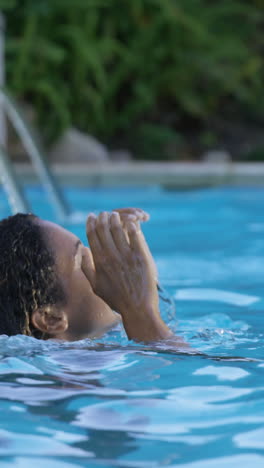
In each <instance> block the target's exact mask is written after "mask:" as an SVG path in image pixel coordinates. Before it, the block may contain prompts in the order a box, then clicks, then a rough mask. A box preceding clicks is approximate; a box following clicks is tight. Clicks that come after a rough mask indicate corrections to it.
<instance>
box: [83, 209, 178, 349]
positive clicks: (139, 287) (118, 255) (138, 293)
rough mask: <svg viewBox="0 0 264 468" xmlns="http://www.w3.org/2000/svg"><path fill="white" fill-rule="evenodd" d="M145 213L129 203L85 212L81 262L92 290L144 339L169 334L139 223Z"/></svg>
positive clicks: (137, 337)
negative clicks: (85, 248) (86, 253)
mask: <svg viewBox="0 0 264 468" xmlns="http://www.w3.org/2000/svg"><path fill="white" fill-rule="evenodd" d="M147 219H148V215H147V214H146V213H145V212H143V211H142V210H137V209H133V208H129V209H122V210H116V211H114V212H112V213H107V212H103V213H100V215H99V216H98V217H96V216H95V215H93V214H92V215H89V216H88V220H87V236H88V240H89V244H90V247H91V252H92V258H90V265H88V264H86V265H84V266H83V269H84V272H85V274H86V276H87V277H88V279H89V281H90V283H91V285H92V287H93V289H94V291H95V293H96V294H97V295H98V296H100V297H101V298H102V299H103V300H104V301H105V302H106V303H107V304H109V305H110V307H111V308H112V309H114V310H115V311H117V312H119V313H120V314H121V316H122V319H123V323H124V326H125V329H126V332H127V335H128V337H129V338H131V339H134V340H137V341H145V342H146V341H155V340H160V339H164V338H167V337H169V336H171V335H172V333H171V331H170V330H169V329H168V327H167V326H166V325H165V323H164V322H163V321H162V319H161V317H160V313H159V306H158V292H157V270H156V266H155V263H154V260H153V258H152V256H151V253H150V251H149V248H148V246H147V243H146V241H145V238H144V235H143V233H142V231H141V229H140V225H139V221H146V220H147ZM92 261H93V264H92Z"/></svg>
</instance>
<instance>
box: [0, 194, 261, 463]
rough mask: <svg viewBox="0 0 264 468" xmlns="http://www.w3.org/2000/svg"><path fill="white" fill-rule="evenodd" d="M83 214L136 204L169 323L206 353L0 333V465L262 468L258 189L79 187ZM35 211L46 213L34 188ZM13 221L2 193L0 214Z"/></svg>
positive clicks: (117, 336)
mask: <svg viewBox="0 0 264 468" xmlns="http://www.w3.org/2000/svg"><path fill="white" fill-rule="evenodd" d="M65 194H66V196H67V198H68V200H69V202H70V204H71V206H72V207H73V208H74V209H75V210H76V215H75V220H76V224H73V225H71V226H67V227H69V228H70V229H72V230H73V231H74V232H75V233H76V234H77V235H78V236H79V237H80V238H81V239H82V240H83V241H85V235H84V213H86V212H89V211H99V210H108V209H113V208H118V207H122V206H139V207H141V208H143V209H145V210H146V211H149V213H150V214H151V221H150V222H149V223H148V224H147V225H146V226H145V227H144V231H145V234H146V237H147V239H148V241H149V243H150V246H151V248H152V251H153V254H154V257H155V259H156V261H157V264H158V268H159V272H160V279H161V284H162V285H163V287H164V288H165V289H166V291H167V293H168V294H169V295H170V296H171V297H173V298H174V300H175V302H176V309H177V313H176V317H175V314H174V311H173V308H171V307H168V306H167V305H166V304H167V303H166V302H163V303H162V311H163V314H164V316H166V318H167V321H169V323H170V325H171V326H172V327H173V328H174V329H177V330H178V333H179V334H181V335H182V336H184V337H185V339H186V340H188V341H189V343H190V344H191V345H192V346H193V347H194V348H196V349H198V350H199V351H201V352H202V353H204V355H193V356H190V355H184V354H177V353H172V352H170V351H167V352H166V350H161V351H160V352H157V351H155V350H153V349H150V348H149V347H148V346H143V345H139V344H133V343H131V342H129V341H128V340H127V339H126V337H125V335H124V333H123V332H122V330H121V331H112V332H111V333H109V334H108V335H107V336H106V337H104V338H103V339H100V340H98V342H91V341H89V340H83V341H81V342H75V343H65V344H58V343H52V342H41V341H37V340H34V339H31V338H29V337H22V336H17V337H11V338H7V337H5V336H1V337H0V375H1V377H0V398H1V400H0V410H1V414H0V466H1V468H2V467H4V468H5V467H10V466H12V467H13V466H15V467H18V468H22V467H23V468H28V467H30V466H34V465H37V466H38V468H42V467H45V468H46V466H47V465H48V466H50V467H51V468H53V467H54V468H74V467H91V468H93V467H100V466H103V467H122V468H123V467H133V468H134V467H135V468H150V467H151V468H152V467H160V466H164V467H176V466H177V467H185V468H214V467H216V468H220V467H221V468H227V467H228V468H231V467H232V468H233V467H234V466H236V464H239V467H240V468H248V467H250V466H254V467H257V468H258V467H261V468H262V467H263V466H264V391H263V390H264V379H263V374H264V351H263V349H264V315H263V314H264V242H263V237H264V211H263V206H264V188H254V187H252V188H243V187H241V188H232V187H231V188H230V187H229V188H211V189H201V190H193V191H188V192H180V191H166V190H163V189H162V188H161V187H158V186H157V187H150V188H146V189H142V188H134V189H133V188H130V189H122V188H118V189H110V188H109V189H107V188H105V189H102V188H100V189H96V188H94V189H92V188H91V189H87V190H84V189H77V188H74V187H67V189H65ZM27 195H28V197H29V198H30V200H32V204H33V210H34V211H35V212H36V214H38V215H40V216H42V217H47V218H49V219H52V216H53V215H52V212H51V211H50V209H49V207H48V203H47V202H46V201H45V197H44V195H43V193H42V191H41V190H40V188H39V187H33V186H32V187H27ZM8 214H9V209H8V206H7V203H6V201H5V199H4V195H3V193H2V192H0V218H2V217H4V216H6V215H8Z"/></svg>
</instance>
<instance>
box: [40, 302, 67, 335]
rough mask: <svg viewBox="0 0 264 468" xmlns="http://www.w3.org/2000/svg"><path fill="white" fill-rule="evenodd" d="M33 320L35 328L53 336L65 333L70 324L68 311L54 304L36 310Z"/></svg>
mask: <svg viewBox="0 0 264 468" xmlns="http://www.w3.org/2000/svg"><path fill="white" fill-rule="evenodd" d="M31 320H32V323H33V325H34V327H35V328H37V329H38V330H40V331H42V332H43V333H47V334H48V335H51V336H53V337H55V336H56V335H60V334H62V333H64V332H65V331H66V330H67V329H68V325H69V323H68V317H67V315H66V313H65V312H64V311H63V310H62V309H60V310H58V309H57V308H55V307H53V306H46V307H42V308H40V309H37V310H35V311H34V312H33V314H32V317H31Z"/></svg>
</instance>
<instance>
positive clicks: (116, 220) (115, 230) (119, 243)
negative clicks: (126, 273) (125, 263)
mask: <svg viewBox="0 0 264 468" xmlns="http://www.w3.org/2000/svg"><path fill="white" fill-rule="evenodd" d="M110 223H111V232H112V236H113V240H114V242H115V245H116V247H117V248H118V250H119V252H120V253H121V255H122V256H126V255H128V254H129V252H130V247H129V243H128V238H127V235H126V232H125V231H124V229H123V226H122V224H121V220H120V216H119V213H116V212H113V213H112V214H111V216H110Z"/></svg>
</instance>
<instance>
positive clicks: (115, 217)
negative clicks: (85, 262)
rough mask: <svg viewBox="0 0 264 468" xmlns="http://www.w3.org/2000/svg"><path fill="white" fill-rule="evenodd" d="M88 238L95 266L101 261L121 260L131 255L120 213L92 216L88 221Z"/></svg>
mask: <svg viewBox="0 0 264 468" xmlns="http://www.w3.org/2000/svg"><path fill="white" fill-rule="evenodd" d="M87 237H88V241H89V244H90V247H91V250H92V254H93V257H94V262H95V265H96V264H97V265H98V263H99V262H101V261H105V260H107V259H108V261H111V260H120V259H121V258H122V256H124V255H127V254H128V253H129V243H128V240H127V238H126V234H125V232H124V229H123V226H122V224H121V221H120V216H119V214H118V213H116V212H115V213H107V212H102V213H100V214H99V216H98V217H96V216H95V215H93V214H91V215H89V216H88V219H87Z"/></svg>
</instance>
